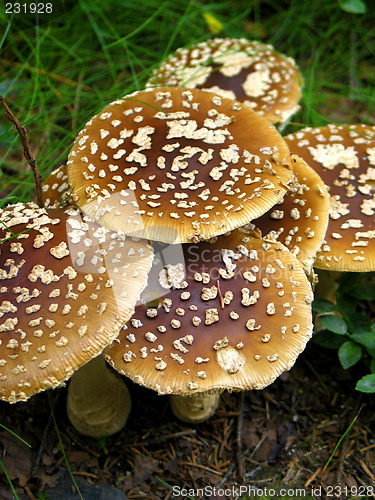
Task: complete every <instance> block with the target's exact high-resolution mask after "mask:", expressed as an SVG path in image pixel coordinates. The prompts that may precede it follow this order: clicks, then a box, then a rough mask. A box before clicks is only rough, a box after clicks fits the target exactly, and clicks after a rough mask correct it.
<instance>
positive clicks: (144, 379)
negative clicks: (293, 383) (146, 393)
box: [104, 230, 312, 395]
mask: <svg viewBox="0 0 375 500" xmlns="http://www.w3.org/2000/svg"><path fill="white" fill-rule="evenodd" d="M215 240H216V241H215V242H199V243H197V244H186V245H183V247H184V253H185V262H184V263H180V265H179V264H173V265H170V266H166V269H165V275H164V277H163V276H161V279H163V280H165V281H169V282H170V283H173V287H172V288H171V291H170V292H169V293H168V294H167V295H165V296H164V297H162V298H161V300H160V304H159V307H155V305H154V304H152V306H153V307H147V305H139V306H137V307H136V310H135V313H134V315H133V317H132V318H131V320H130V321H129V322H128V323H127V324H126V325H125V327H124V328H123V330H122V331H121V333H120V334H119V336H118V338H117V339H116V340H115V342H113V344H112V345H111V346H109V347H107V348H106V349H105V351H104V356H105V357H106V359H107V361H109V363H110V364H111V365H112V366H113V367H114V368H115V369H116V370H118V371H119V372H120V373H121V374H123V375H126V376H128V377H130V378H131V379H132V380H133V381H135V382H137V383H138V384H141V385H144V386H146V387H149V388H151V389H154V390H156V391H158V392H159V393H160V394H177V395H178V394H179V395H188V394H193V393H197V392H203V391H215V390H223V389H229V390H247V389H262V388H264V387H266V386H267V385H269V384H270V383H271V382H273V380H274V379H275V378H276V377H277V376H279V375H280V374H281V373H283V372H284V371H285V370H289V369H290V368H291V366H292V365H293V364H294V362H295V360H296V358H297V356H298V355H299V354H300V353H301V351H303V349H304V348H305V345H306V343H307V341H308V340H309V338H310V336H311V332H312V317H311V302H312V292H311V287H310V284H309V282H308V280H307V278H306V275H305V273H304V270H303V268H302V265H301V264H300V262H299V261H298V260H297V259H296V258H295V257H294V256H293V255H292V254H291V252H289V250H287V249H286V248H285V246H283V245H282V244H281V243H279V242H276V243H268V242H265V241H264V240H262V239H259V238H255V237H252V236H251V235H249V234H247V233H245V232H243V231H241V230H236V231H233V232H232V233H231V234H230V235H225V236H220V237H218V238H215ZM183 264H184V265H185V276H184V275H182V276H180V272H181V265H183ZM177 277H179V278H178V279H177Z"/></svg>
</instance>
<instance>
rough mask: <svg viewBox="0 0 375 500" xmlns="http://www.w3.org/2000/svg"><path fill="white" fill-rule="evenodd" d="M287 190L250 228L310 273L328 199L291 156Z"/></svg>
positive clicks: (318, 180)
mask: <svg viewBox="0 0 375 500" xmlns="http://www.w3.org/2000/svg"><path fill="white" fill-rule="evenodd" d="M291 159H292V164H293V174H294V177H293V181H292V183H291V185H290V190H289V191H288V192H287V193H286V194H285V196H284V198H283V199H282V200H280V201H279V202H278V203H277V204H276V205H275V206H274V207H272V208H271V209H270V210H269V211H268V212H266V213H265V214H264V215H262V216H261V217H259V219H255V220H254V221H253V222H252V223H251V224H250V225H251V226H255V227H256V228H257V229H259V230H260V231H261V234H262V237H263V238H264V239H266V240H268V241H280V242H281V243H283V244H284V245H285V246H286V247H287V248H288V249H289V250H290V251H291V252H292V253H293V255H295V256H296V257H297V259H298V260H299V261H300V262H302V264H303V266H304V268H305V270H306V271H307V272H308V273H310V272H311V270H312V266H313V264H314V261H315V258H316V254H317V252H318V250H319V248H320V246H321V244H322V243H323V240H324V237H325V234H326V231H327V226H328V218H329V206H330V197H329V194H328V190H327V188H326V186H325V184H324V181H323V180H322V179H321V178H320V177H319V175H318V174H317V173H316V172H315V170H313V169H312V168H311V167H309V166H308V165H307V163H306V162H305V161H304V160H303V159H302V158H300V157H299V156H297V155H294V154H292V155H291Z"/></svg>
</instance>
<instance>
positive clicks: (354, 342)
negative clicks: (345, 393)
mask: <svg viewBox="0 0 375 500" xmlns="http://www.w3.org/2000/svg"><path fill="white" fill-rule="evenodd" d="M373 300H375V273H344V274H342V275H341V276H340V278H339V279H338V288H337V292H336V303H334V302H332V301H329V300H327V299H324V298H317V299H316V300H315V301H314V303H313V311H314V313H315V319H316V325H319V326H318V332H317V333H315V335H314V337H313V340H314V342H316V343H317V344H319V345H321V346H323V347H327V348H329V349H335V350H337V352H338V358H339V360H340V363H341V365H342V367H343V368H344V369H345V370H348V369H349V368H351V367H352V366H354V365H356V364H357V363H358V362H359V361H361V360H362V361H363V363H364V364H365V366H366V368H367V369H368V370H369V372H370V373H369V374H367V375H364V376H363V377H362V378H361V379H360V380H358V381H357V383H356V389H357V390H358V391H361V392H371V393H373V392H375V324H372V323H371V319H370V317H371V315H370V314H369V311H368V310H366V303H368V302H367V301H373ZM368 307H370V306H368Z"/></svg>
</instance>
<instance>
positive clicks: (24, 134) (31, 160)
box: [0, 96, 44, 208]
mask: <svg viewBox="0 0 375 500" xmlns="http://www.w3.org/2000/svg"><path fill="white" fill-rule="evenodd" d="M0 101H1V105H2V106H3V108H4V110H5V116H6V117H7V118H8V120H10V121H11V122H12V123H13V125H14V127H15V129H16V130H17V132H18V134H19V136H20V138H21V143H22V147H23V154H24V156H25V158H26V160H27V162H28V164H29V165H30V167H31V170H32V171H33V173H34V178H35V191H36V199H37V203H38V205H39V207H40V208H43V207H44V202H43V192H42V176H41V174H40V172H39V168H38V165H37V163H36V160H35V158H34V157H33V155H32V153H31V151H30V146H29V142H28V140H27V132H26V129H25V127H23V126H22V125H21V124H20V122H19V121H18V120H17V118H16V117H15V116H14V114H13V113H12V111H11V110H10V108H9V106H8V104H7V102H6V100H5V99H4V97H3V96H0Z"/></svg>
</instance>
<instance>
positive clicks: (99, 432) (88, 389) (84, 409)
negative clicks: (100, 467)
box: [66, 356, 131, 438]
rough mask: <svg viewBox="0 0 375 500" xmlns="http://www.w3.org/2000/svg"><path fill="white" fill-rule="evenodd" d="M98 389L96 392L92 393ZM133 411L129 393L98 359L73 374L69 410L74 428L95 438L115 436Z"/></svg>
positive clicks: (69, 391) (68, 397) (101, 357)
mask: <svg viewBox="0 0 375 500" xmlns="http://www.w3.org/2000/svg"><path fill="white" fill-rule="evenodd" d="M92 388H95V390H92ZM130 409H131V398H130V394H129V390H128V388H127V387H126V385H125V384H124V382H123V381H122V380H121V379H120V377H119V376H118V375H117V374H116V373H115V372H113V371H111V370H110V369H109V367H108V365H107V363H106V362H105V360H104V357H103V356H97V357H96V358H94V359H92V360H91V361H89V362H88V363H86V364H85V365H83V366H81V367H80V368H79V369H78V370H77V371H76V372H74V373H73V376H72V377H71V379H70V381H69V387H68V396H67V401H66V410H67V413H68V417H69V420H70V422H71V423H72V424H73V426H74V428H75V429H76V430H77V431H78V432H80V433H81V434H84V435H85V436H90V437H92V438H99V437H103V436H111V435H112V434H115V433H116V432H118V431H119V430H121V429H122V428H123V427H124V426H125V424H126V421H127V419H128V416H129V413H130Z"/></svg>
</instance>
